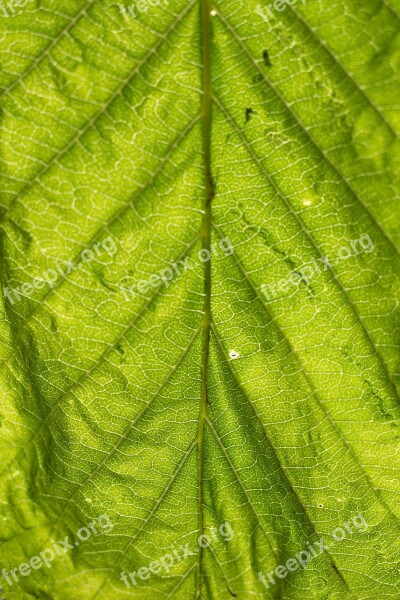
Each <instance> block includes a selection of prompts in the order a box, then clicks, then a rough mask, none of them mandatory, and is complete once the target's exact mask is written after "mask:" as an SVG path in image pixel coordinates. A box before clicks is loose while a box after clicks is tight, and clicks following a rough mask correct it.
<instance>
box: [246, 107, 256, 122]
mask: <svg viewBox="0 0 400 600" xmlns="http://www.w3.org/2000/svg"><path fill="white" fill-rule="evenodd" d="M253 112H254V110H253V109H252V108H246V116H245V123H248V122H249V121H250V116H251V115H252V114H253Z"/></svg>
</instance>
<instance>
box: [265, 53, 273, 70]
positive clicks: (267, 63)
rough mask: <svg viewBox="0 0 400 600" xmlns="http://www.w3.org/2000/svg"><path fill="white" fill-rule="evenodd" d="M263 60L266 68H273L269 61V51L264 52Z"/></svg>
mask: <svg viewBox="0 0 400 600" xmlns="http://www.w3.org/2000/svg"><path fill="white" fill-rule="evenodd" d="M263 59H264V64H265V66H266V67H272V64H271V61H270V60H269V54H268V50H264V52H263Z"/></svg>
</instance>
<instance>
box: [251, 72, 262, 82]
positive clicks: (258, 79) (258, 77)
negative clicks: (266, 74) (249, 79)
mask: <svg viewBox="0 0 400 600" xmlns="http://www.w3.org/2000/svg"><path fill="white" fill-rule="evenodd" d="M262 78H263V76H262V75H261V73H257V75H253V83H260V81H262Z"/></svg>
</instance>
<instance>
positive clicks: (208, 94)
mask: <svg viewBox="0 0 400 600" xmlns="http://www.w3.org/2000/svg"><path fill="white" fill-rule="evenodd" d="M211 10H212V7H211V0H201V10H200V12H201V53H202V64H203V87H202V90H203V97H202V109H201V114H202V125H203V128H202V133H203V155H204V180H205V181H204V183H205V186H204V187H205V190H204V207H203V210H204V216H203V249H204V250H206V251H208V254H207V257H208V258H209V260H205V263H204V323H203V355H202V373H201V399H200V411H199V426H198V434H197V444H198V480H199V506H198V513H199V535H202V534H203V533H204V514H203V467H204V426H205V418H206V414H207V402H208V390H207V374H208V362H209V353H210V332H211V251H210V250H211V203H212V199H213V195H214V183H213V178H212V173H211V126H212V125H211V124H212V80H211V18H212V15H211ZM202 561H203V548H202V547H201V546H199V555H198V562H197V575H196V598H201V588H202Z"/></svg>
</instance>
